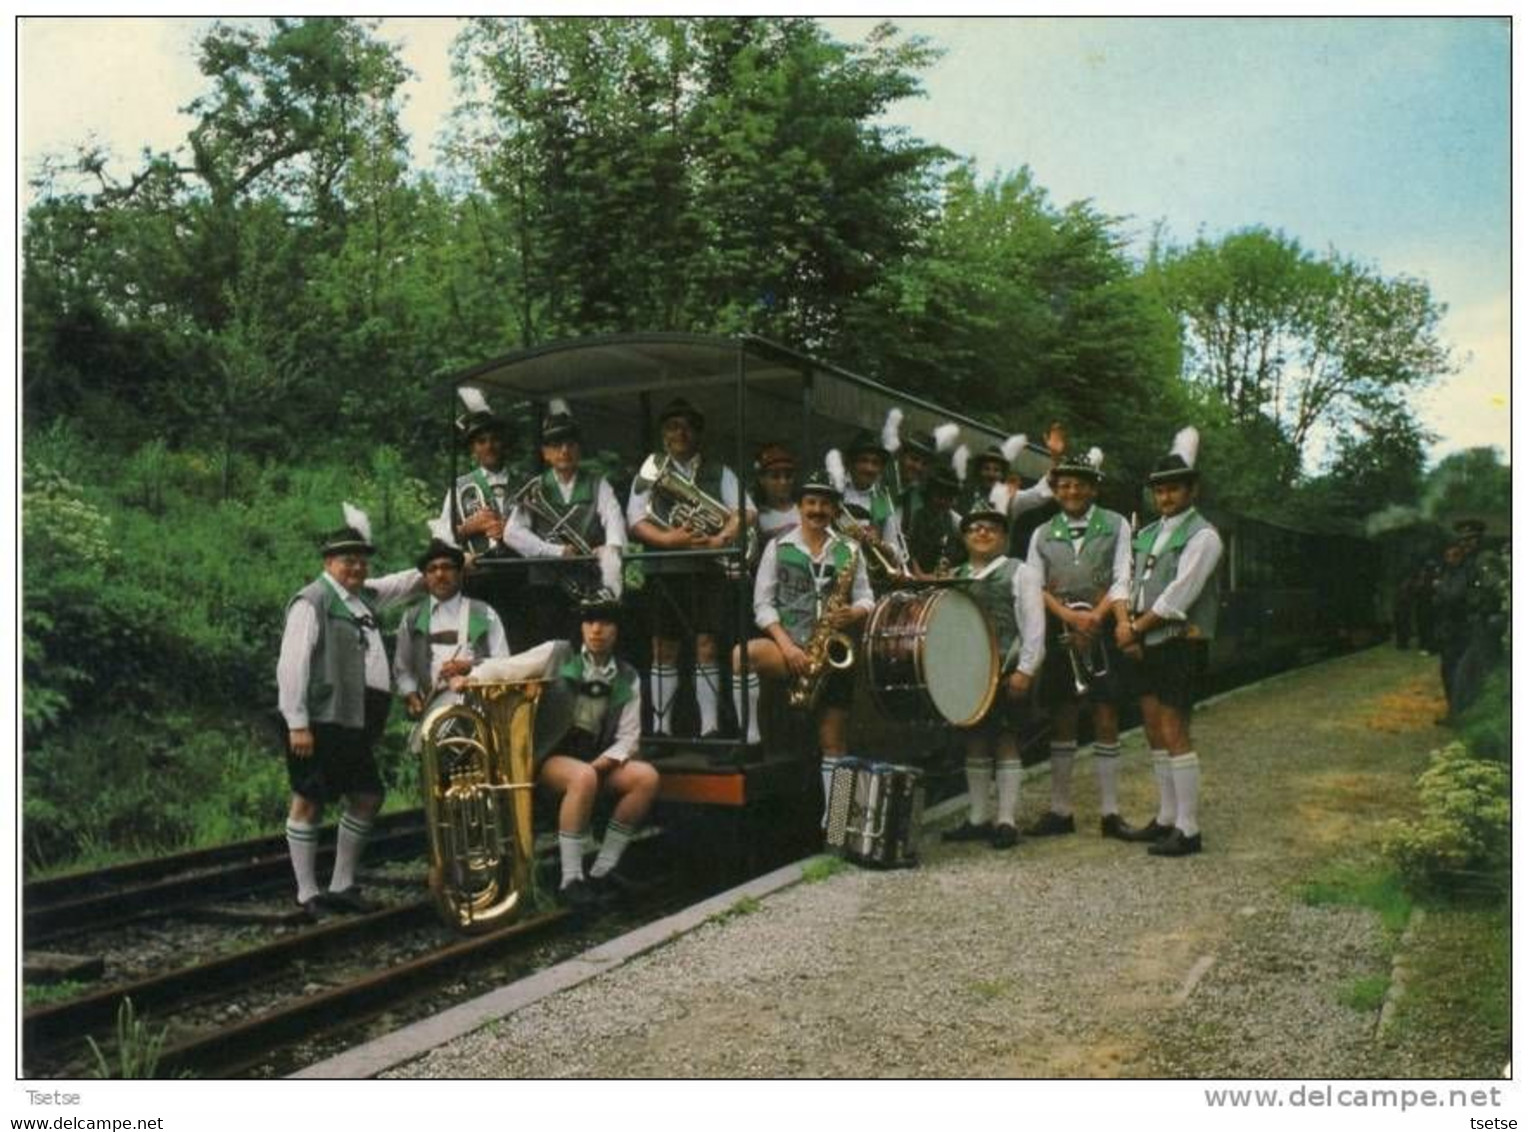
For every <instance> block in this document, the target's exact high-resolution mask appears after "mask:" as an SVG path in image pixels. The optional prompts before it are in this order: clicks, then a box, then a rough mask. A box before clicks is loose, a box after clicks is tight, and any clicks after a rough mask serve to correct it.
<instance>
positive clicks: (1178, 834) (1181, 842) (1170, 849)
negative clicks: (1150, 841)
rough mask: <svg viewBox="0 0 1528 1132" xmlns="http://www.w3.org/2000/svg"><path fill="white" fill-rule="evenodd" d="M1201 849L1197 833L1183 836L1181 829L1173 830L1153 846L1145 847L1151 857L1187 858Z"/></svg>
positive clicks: (1201, 845)
mask: <svg viewBox="0 0 1528 1132" xmlns="http://www.w3.org/2000/svg"><path fill="white" fill-rule="evenodd" d="M1203 848H1204V846H1203V844H1202V843H1201V842H1200V838H1199V835H1198V834H1197V833H1195V834H1193V835H1192V836H1185V835H1184V833H1183V831H1182V830H1181V829H1175V830H1173V831H1172V832H1171V833H1169V834H1168V835H1167V836H1166V837H1164V838H1163V839H1162V840H1161V841H1158V842H1157V843H1156V844H1155V845H1150V846H1147V848H1146V852H1148V853H1150V854H1151V855H1152V856H1153V857H1187V856H1189V855H1190V854H1191V853H1198V852H1200V851H1202V850H1203Z"/></svg>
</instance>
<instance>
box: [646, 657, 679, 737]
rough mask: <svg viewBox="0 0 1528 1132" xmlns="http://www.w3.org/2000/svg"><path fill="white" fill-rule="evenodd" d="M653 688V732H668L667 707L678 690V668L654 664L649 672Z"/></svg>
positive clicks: (658, 733) (672, 702)
mask: <svg viewBox="0 0 1528 1132" xmlns="http://www.w3.org/2000/svg"><path fill="white" fill-rule="evenodd" d="M650 676H651V679H650V681H649V682H650V683H651V684H652V689H653V734H655V735H667V734H669V708H671V707H672V706H673V705H674V693H675V692H677V691H678V690H679V669H677V668H675V667H674V666H673V665H671V664H655V665H653V667H652V671H651V673H650Z"/></svg>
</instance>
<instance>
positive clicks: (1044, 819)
mask: <svg viewBox="0 0 1528 1132" xmlns="http://www.w3.org/2000/svg"><path fill="white" fill-rule="evenodd" d="M1076 832H1077V820H1076V819H1075V818H1073V817H1072V815H1071V814H1058V813H1057V812H1056V811H1055V810H1046V811H1045V813H1043V814H1041V815H1040V820H1039V821H1037V822H1034V823H1033V824H1031V825H1027V826H1025V827H1024V836H1025V837H1054V836H1055V835H1056V834H1059V833H1076Z"/></svg>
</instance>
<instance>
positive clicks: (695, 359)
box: [448, 333, 1049, 479]
mask: <svg viewBox="0 0 1528 1132" xmlns="http://www.w3.org/2000/svg"><path fill="white" fill-rule="evenodd" d="M448 384H449V388H450V389H452V390H453V391H454V390H456V389H459V388H461V387H463V386H472V387H475V388H477V389H480V390H482V391H483V393H484V394H485V396H486V397H487V398H488V401H489V404H491V405H492V406H493V407H494V408H495V409H497V410H498V411H500V412H503V411H506V410H507V409H508V408H509V402H510V401H515V400H529V401H533V402H537V403H539V404H543V405H544V404H545V403H546V402H547V401H549V400H550V399H551V398H553V397H561V398H563V399H564V400H566V401H568V402H569V404H570V405H571V407H572V410H573V414H574V416H575V417H577V418H578V420H579V422H580V424H581V426H582V427H583V429H584V431H585V434H586V437H587V438H588V439H587V440H586V445H585V447H586V448H587V447H589V445H590V443H592V444H593V446H595V447H603V448H612V449H616V450H619V451H623V452H629V451H630V450H632V447H633V443H632V442H633V440H636V439H638V438H637V437H636V436H635V434H634V433H635V427H636V426H638V425H640V426H641V428H642V432H641V436H640V442H641V443H640V445H639V446H640V447H646V446H649V445H651V444H653V443H654V442H655V440H656V429H655V424H656V414H657V413H658V412H659V411H660V410H661V409H662V408H663V406H664V405H666V404H667V403H668V402H669V401H670V400H671V399H672V398H675V397H683V398H684V399H685V400H687V401H689V402H690V403H691V404H693V405H694V406H695V407H696V408H697V409H699V410H700V411H701V412H702V413H703V414H704V415H705V418H706V430H705V434H706V446H707V449H708V450H709V451H711V452H713V453H715V454H717V455H719V456H721V457H722V458H724V459H727V460H729V461H730V460H731V459H732V458H733V456H732V454H733V452H734V451H736V452H737V453H738V456H737V459H738V460H739V461H740V462H741V465H742V466H741V467H740V468H739V470H740V471H741V470H743V468H746V467H747V466H748V462H750V461H751V460H752V458H753V454H754V452H755V451H756V450H757V448H758V446H759V445H761V444H764V443H766V442H769V441H779V442H782V443H785V444H786V445H787V446H789V447H791V448H792V449H793V450H794V451H795V453H796V456H797V459H798V461H800V466H801V467H802V469H803V470H804V469H806V468H808V467H810V465H811V461H812V460H813V459H816V458H817V457H818V455H819V454H820V453H822V452H824V451H826V450H827V449H829V448H832V447H841V446H843V445H846V444H847V443H848V442H849V441H850V440H851V439H852V437H853V435H854V433H855V432H856V431H857V430H859V429H870V430H872V431H874V432H875V433H876V434H877V435H879V434H880V431H881V427H882V424H883V423H884V422H885V420H886V415H887V413H888V412H889V411H890V410H891V409H892V408H899V409H901V410H902V413H903V419H902V424H901V435H902V438H903V440H904V441H905V440H906V438H907V437H909V436H912V435H915V434H927V433H929V432H930V431H931V430H932V429H933V428H934V427H935V426H936V425H939V424H943V423H945V422H950V423H953V424H955V425H957V426H959V429H960V435H959V437H958V438H957V440H956V444H965V445H967V446H968V447H969V448H970V450H971V454H972V455H973V456H975V455H977V454H978V453H980V452H982V451H984V450H985V449H986V448H987V447H988V446H990V445H992V444H994V443H1001V442H1002V440H1003V439H1004V436H1005V435H1006V434H1005V433H1004V432H1003V431H1002V430H1001V429H999V428H996V427H995V426H993V425H989V424H984V423H983V422H981V421H977V420H974V419H973V418H971V417H967V416H964V415H962V414H960V413H955V412H952V411H950V410H948V409H944V408H942V407H941V406H939V405H936V404H934V403H933V402H930V401H926V400H923V399H922V398H918V397H914V396H910V395H908V394H905V393H901V392H899V391H897V390H895V389H891V388H889V387H887V386H885V385H881V384H880V383H878V382H875V381H871V380H870V379H869V378H865V377H861V376H859V375H858V374H854V373H850V372H849V371H848V370H845V369H842V368H840V367H839V366H836V365H833V364H832V363H830V362H824V361H821V360H819V359H817V358H812V357H809V356H808V355H806V354H802V353H798V352H796V351H794V350H791V349H789V348H787V347H785V346H781V345H779V344H778V343H775V342H771V341H768V340H767V339H764V338H759V337H756V336H753V335H743V336H739V337H720V336H711V335H701V334H681V333H645V334H608V335H600V336H596V337H588V338H577V339H568V340H565V341H560V342H553V343H549V344H547V345H544V346H535V347H532V348H530V349H526V350H520V351H517V352H515V353H512V354H506V355H504V356H503V357H500V358H495V359H493V360H492V361H487V362H483V363H482V364H480V365H477V366H473V367H472V368H470V369H468V370H465V371H463V372H461V373H459V374H457V375H456V376H454V377H452V378H451V379H450V380H449V383H448ZM739 390H742V391H743V393H744V396H743V397H742V399H741V413H740V405H739V397H738V392H739ZM634 414H635V415H634ZM538 416H539V414H538ZM740 424H741V429H740V428H739V425H740ZM1018 465H1019V467H1018V470H1019V471H1020V472H1021V473H1022V474H1023V475H1025V476H1026V477H1029V478H1031V479H1033V478H1037V477H1039V476H1042V475H1044V474H1045V472H1046V470H1047V468H1048V467H1049V458H1048V456H1047V454H1046V452H1045V449H1044V448H1043V447H1041V446H1040V445H1038V444H1031V445H1029V447H1028V449H1027V450H1026V451H1025V452H1023V453H1021V454H1020V456H1019V459H1018Z"/></svg>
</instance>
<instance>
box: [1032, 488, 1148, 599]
mask: <svg viewBox="0 0 1528 1132" xmlns="http://www.w3.org/2000/svg"><path fill="white" fill-rule="evenodd" d="M1097 509H1098V508H1097V506H1096V505H1095V506H1093V507H1089V508H1088V513H1087V514H1086V515H1084V516H1083V517H1082V518H1080V519H1073V518H1072V517H1071V516H1070V515H1067V514H1066V513H1065V512H1063V513H1062V517H1063V518H1064V519H1065V520H1066V523H1067V526H1069V527H1070V528H1071V531H1072V553H1073V554H1081V553H1082V535H1083V533H1085V532H1086V531H1087V529H1088V524H1090V523H1091V522H1092V521H1093V512H1094V511H1096V510H1097ZM1049 537H1050V524H1049V523H1046V524H1044V525H1043V526H1039V527H1036V528H1035V529H1034V532H1033V533H1032V534H1031V535H1030V536H1029V553H1028V554H1027V555H1025V558H1024V560H1025V562H1026V563H1028V565H1029V568H1030V569H1031V570H1034V571H1036V572H1037V573H1038V574H1039V575H1040V580H1041V582H1042V583H1044V582H1046V581H1048V580H1049V579H1048V577H1047V571H1046V568H1045V558H1044V556H1043V555H1041V553H1040V542H1041V540H1042V539H1046V538H1049ZM1134 554H1135V548H1134V547H1133V546H1132V545H1131V542H1130V525H1129V524H1128V523H1126V522H1124V520H1123V519H1122V520H1121V521H1120V532H1119V536H1118V537H1117V538H1116V539H1115V541H1114V564H1113V567H1112V570H1111V581H1110V583H1109V590H1108V592H1107V593H1106V594H1105V595H1104V597H1105V599H1106V600H1108V601H1110V602H1115V601H1128V600H1129V599H1130V568H1131V565H1132V558H1133V556H1134Z"/></svg>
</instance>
